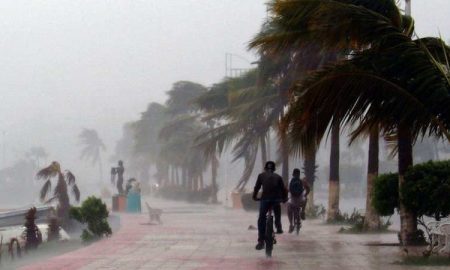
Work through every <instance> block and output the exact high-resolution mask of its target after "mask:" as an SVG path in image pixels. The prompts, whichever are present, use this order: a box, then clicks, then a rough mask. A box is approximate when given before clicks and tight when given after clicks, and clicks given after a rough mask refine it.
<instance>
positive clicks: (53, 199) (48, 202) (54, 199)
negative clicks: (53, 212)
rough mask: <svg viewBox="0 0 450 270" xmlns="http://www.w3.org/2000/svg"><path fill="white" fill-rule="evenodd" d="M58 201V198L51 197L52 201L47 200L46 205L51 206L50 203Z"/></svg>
mask: <svg viewBox="0 0 450 270" xmlns="http://www.w3.org/2000/svg"><path fill="white" fill-rule="evenodd" d="M58 199H59V197H58V196H53V197H51V198H50V199H48V200H46V201H45V202H44V204H50V203H52V202H54V201H56V200H58Z"/></svg>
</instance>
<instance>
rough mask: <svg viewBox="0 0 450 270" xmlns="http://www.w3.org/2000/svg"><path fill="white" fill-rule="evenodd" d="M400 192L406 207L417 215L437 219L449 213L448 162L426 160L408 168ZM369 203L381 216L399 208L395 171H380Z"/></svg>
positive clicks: (449, 162)
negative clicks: (371, 201) (391, 172)
mask: <svg viewBox="0 0 450 270" xmlns="http://www.w3.org/2000/svg"><path fill="white" fill-rule="evenodd" d="M405 180H406V181H405V184H404V185H403V186H402V190H401V194H402V198H403V203H404V205H405V207H406V208H408V209H409V210H410V211H413V212H414V213H415V214H416V215H417V217H422V216H428V217H433V218H435V219H437V220H439V219H441V218H443V217H447V216H448V215H450V196H449V195H448V194H450V161H437V162H433V161H429V162H427V163H422V164H418V165H415V166H413V167H410V168H409V169H408V170H407V172H406V174H405ZM373 196H374V197H373V206H374V207H375V209H376V210H377V211H378V213H379V214H380V215H382V216H390V215H392V214H393V213H394V210H395V209H398V207H399V197H398V196H399V192H398V174H383V175H380V176H378V177H377V179H376V180H375V185H374V193H373Z"/></svg>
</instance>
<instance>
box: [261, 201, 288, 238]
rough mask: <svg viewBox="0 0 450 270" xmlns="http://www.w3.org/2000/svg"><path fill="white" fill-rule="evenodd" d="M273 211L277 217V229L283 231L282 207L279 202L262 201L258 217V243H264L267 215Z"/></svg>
mask: <svg viewBox="0 0 450 270" xmlns="http://www.w3.org/2000/svg"><path fill="white" fill-rule="evenodd" d="M270 208H272V209H273V213H274V217H275V227H276V228H277V229H278V230H281V229H282V227H281V206H280V202H279V201H275V200H273V201H268V200H267V201H261V202H260V203H259V217H258V241H264V234H265V231H266V214H267V212H268V211H269V209H270Z"/></svg>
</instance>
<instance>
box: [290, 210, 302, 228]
mask: <svg viewBox="0 0 450 270" xmlns="http://www.w3.org/2000/svg"><path fill="white" fill-rule="evenodd" d="M291 207H292V208H293V209H292V211H294V230H295V232H296V234H297V235H299V233H300V228H301V227H302V219H301V218H300V212H301V211H302V207H300V206H296V205H291Z"/></svg>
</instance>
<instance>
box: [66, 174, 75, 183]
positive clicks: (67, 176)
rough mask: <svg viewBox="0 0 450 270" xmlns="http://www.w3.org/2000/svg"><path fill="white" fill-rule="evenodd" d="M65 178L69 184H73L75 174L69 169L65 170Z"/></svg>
mask: <svg viewBox="0 0 450 270" xmlns="http://www.w3.org/2000/svg"><path fill="white" fill-rule="evenodd" d="M65 178H66V181H67V183H68V184H69V185H73V184H75V175H74V174H73V173H72V172H71V171H69V170H66V173H65Z"/></svg>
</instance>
